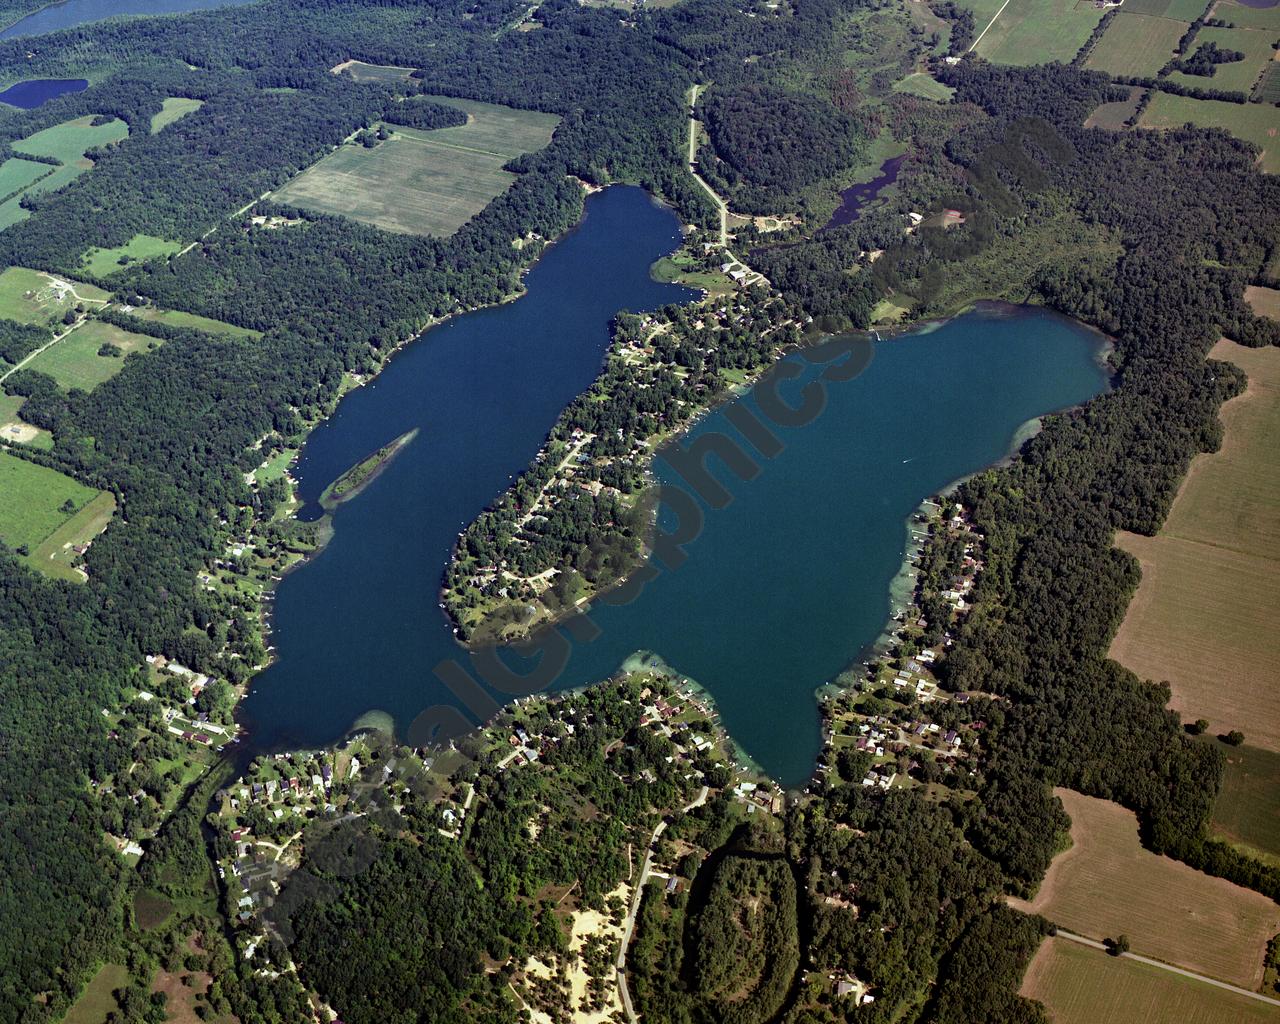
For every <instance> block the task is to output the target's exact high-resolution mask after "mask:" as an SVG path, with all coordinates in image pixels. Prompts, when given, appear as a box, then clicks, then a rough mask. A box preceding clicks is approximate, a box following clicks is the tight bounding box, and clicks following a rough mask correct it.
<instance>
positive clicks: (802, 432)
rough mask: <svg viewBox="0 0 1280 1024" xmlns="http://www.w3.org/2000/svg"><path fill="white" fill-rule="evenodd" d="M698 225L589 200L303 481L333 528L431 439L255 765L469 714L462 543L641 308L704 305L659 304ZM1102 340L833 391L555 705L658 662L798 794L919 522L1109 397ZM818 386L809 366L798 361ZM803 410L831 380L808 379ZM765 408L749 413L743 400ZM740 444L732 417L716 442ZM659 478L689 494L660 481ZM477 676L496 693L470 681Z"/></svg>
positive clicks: (336, 566) (276, 638) (323, 443)
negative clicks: (510, 284) (336, 493)
mask: <svg viewBox="0 0 1280 1024" xmlns="http://www.w3.org/2000/svg"><path fill="white" fill-rule="evenodd" d="M677 228H678V226H677V222H676V220H675V218H674V216H673V215H672V214H671V213H670V212H668V211H667V210H665V209H662V208H660V207H658V206H656V205H654V204H653V203H652V202H651V201H650V200H649V199H648V198H647V196H646V195H645V194H644V193H642V192H640V191H639V190H637V189H633V188H613V189H609V190H607V191H606V192H604V193H602V194H600V195H597V196H595V197H593V198H592V199H590V200H589V201H588V204H587V217H586V219H585V221H584V222H583V224H582V226H581V227H580V228H579V229H578V230H577V231H575V232H574V233H573V234H571V235H570V236H568V237H567V238H566V239H564V240H563V241H561V242H560V243H559V244H557V245H556V246H554V247H553V248H552V249H551V250H550V251H549V252H548V253H547V254H546V256H545V257H544V258H543V259H542V261H541V262H540V263H539V264H538V265H537V266H536V267H535V268H534V269H533V271H532V272H531V273H530V274H529V275H528V278H527V282H526V283H527V285H528V294H527V295H526V296H525V297H524V298H522V299H521V300H519V301H518V302H515V303H512V304H510V305H507V306H503V307H499V308H494V309H487V310H481V311H479V312H476V313H472V314H469V315H467V316H464V317H459V318H458V319H456V320H454V321H451V322H450V323H447V324H445V325H442V326H441V327H439V328H436V329H435V330H433V331H431V332H429V333H428V334H427V335H426V336H424V338H423V339H422V340H419V341H418V342H416V343H414V344H413V345H411V346H410V347H409V348H408V349H407V350H406V351H404V352H403V353H401V354H400V355H398V356H397V357H396V358H395V359H394V360H392V362H391V363H390V365H389V366H388V367H387V368H386V369H385V370H384V371H383V373H382V374H381V375H380V376H379V377H378V378H377V380H376V381H375V382H374V383H372V384H370V385H369V386H367V387H365V388H362V389H360V390H358V391H356V392H354V393H353V394H351V395H350V396H348V397H347V398H346V399H344V400H343V402H342V404H341V406H340V408H339V410H338V412H337V413H336V414H335V416H334V417H333V418H332V419H331V420H330V421H328V422H327V423H325V424H323V425H321V426H320V427H319V428H318V429H317V430H316V431H315V433H314V434H313V435H312V436H311V439H310V440H309V442H308V444H307V447H306V449H305V452H304V455H303V458H302V460H301V462H300V465H299V470H298V472H299V479H300V486H301V490H302V494H303V497H304V498H305V499H306V500H307V501H309V502H314V501H315V500H316V498H317V497H318V496H319V494H320V492H321V490H323V488H324V487H325V486H326V485H327V484H328V483H329V482H330V481H332V480H333V479H334V478H335V477H336V476H338V475H339V474H340V473H341V472H342V471H344V470H345V469H347V468H348V467H349V466H351V465H352V464H353V463H354V462H356V461H358V460H359V459H361V458H362V457H364V456H365V455H367V454H368V453H369V452H371V451H373V450H375V449H376V448H378V447H379V446H380V445H382V444H385V443H386V442H387V441H389V440H390V439H392V438H394V437H396V436H397V435H399V434H401V433H403V432H404V431H406V430H409V429H410V428H412V427H415V426H418V427H421V434H420V435H419V437H418V439H417V440H416V441H415V442H413V443H412V444H411V445H409V447H408V448H406V449H405V450H404V452H403V453H402V454H401V455H400V456H399V457H398V458H397V459H396V460H395V461H394V462H393V463H391V465H390V466H389V467H388V468H387V470H386V472H384V473H383V474H382V475H381V476H380V477H378V478H377V480H376V481H375V482H374V483H373V484H372V485H371V486H369V487H368V488H367V489H366V490H365V491H364V492H363V493H362V494H361V495H360V496H359V497H357V498H356V499H354V500H352V501H350V502H348V503H346V504H344V505H341V506H339V508H338V510H337V513H336V515H335V518H334V526H335V533H334V537H333V540H332V541H331V543H330V544H329V546H328V547H327V548H326V549H325V550H324V552H323V553H321V554H320V555H319V556H318V557H317V558H316V559H315V560H314V561H313V562H312V563H311V564H309V565H307V566H305V567H304V568H302V569H300V570H299V571H297V572H295V573H293V574H291V575H289V576H288V577H286V579H285V580H284V582H283V583H282V584H281V585H280V587H279V589H278V591H277V599H276V610H275V613H274V620H273V621H274V627H275V632H274V635H273V642H274V643H275V644H276V645H278V648H279V650H278V655H279V660H278V662H277V663H276V664H275V665H273V666H272V667H271V668H270V669H269V670H267V671H266V672H265V673H263V674H262V675H261V676H259V677H258V678H257V679H256V680H255V681H254V684H253V689H252V692H251V695H250V696H249V697H248V699H247V700H246V702H245V703H244V705H243V706H242V717H243V721H244V723H245V724H246V725H247V726H248V728H249V730H250V742H251V744H252V745H253V747H254V748H255V749H276V748H282V747H289V746H302V747H311V746H317V745H320V744H323V743H328V742H331V741H333V740H335V739H337V738H338V737H340V736H341V735H342V734H343V733H345V732H346V731H347V730H348V729H349V728H350V727H351V725H352V723H353V722H354V721H355V719H356V718H357V717H359V716H360V715H361V714H363V713H364V712H367V711H369V710H371V709H378V710H381V711H383V712H386V713H388V714H390V715H391V716H392V718H393V719H394V720H395V723H396V726H397V728H398V729H399V730H400V731H401V732H402V733H403V731H404V730H405V729H406V728H407V727H408V725H409V723H411V722H413V721H414V720H415V718H416V717H417V716H418V715H419V713H420V712H422V711H423V709H425V708H428V707H431V706H435V705H450V706H453V707H461V706H462V703H461V702H460V700H459V699H458V697H457V696H456V695H455V694H454V693H452V692H451V691H450V689H449V688H448V687H446V686H445V685H444V684H443V683H442V682H441V681H440V680H439V678H437V676H436V675H435V674H433V669H434V668H435V666H437V664H439V663H440V662H442V661H444V660H446V659H455V660H457V661H459V662H460V663H461V664H462V665H463V666H464V667H468V666H470V656H469V655H468V654H467V652H465V651H463V650H462V649H461V648H460V647H458V646H457V645H456V644H455V643H454V641H453V638H452V634H451V632H450V629H449V626H448V623H447V622H446V620H445V617H444V615H443V612H442V611H441V610H440V608H439V607H438V603H437V602H438V596H437V593H438V588H439V583H440V576H441V571H442V569H443V566H444V564H445V561H446V559H447V558H448V556H449V552H450V549H451V546H452V544H453V541H454V539H455V537H456V536H457V534H458V532H459V531H460V530H462V529H463V527H464V526H465V525H466V524H467V523H468V522H469V521H470V520H471V519H472V518H473V517H474V516H475V515H476V514H477V513H478V512H479V511H480V510H481V509H482V508H483V507H484V506H485V505H486V504H488V503H489V502H490V501H492V500H493V499H494V498H495V497H496V496H497V495H498V494H499V493H500V492H501V491H502V490H503V488H504V487H505V486H506V485H507V483H508V482H509V480H510V479H511V478H512V476H513V475H514V474H517V473H519V472H520V470H521V469H523V468H524V467H525V466H526V465H527V464H528V462H529V460H530V459H531V458H532V456H533V455H534V453H535V452H536V451H537V449H538V447H539V446H540V445H541V443H542V441H543V439H544V437H545V435H546V432H547V431H548V429H549V428H550V426H551V425H552V423H553V422H554V420H555V418H556V416H557V414H558V413H559V411H560V410H561V408H562V407H563V406H564V405H565V404H567V402H568V401H569V400H570V399H571V398H572V397H573V396H574V395H576V394H578V393H579V392H581V391H582V390H584V389H585V388H586V387H587V386H588V385H589V383H590V382H591V380H592V379H593V377H594V376H595V374H596V373H597V371H598V369H599V366H600V361H601V358H602V356H603V354H604V352H605V349H606V347H607V344H608V324H609V321H610V319H611V318H612V316H613V315H614V313H615V312H616V311H617V310H619V309H622V308H628V309H632V310H639V309H648V308H654V307H656V306H659V305H662V304H664V303H667V302H671V301H676V300H679V299H681V298H682V297H683V296H687V295H688V293H687V292H685V291H683V290H682V289H678V288H674V287H672V286H669V285H660V284H657V283H655V282H654V281H652V280H651V279H650V278H649V276H648V273H647V268H648V266H649V264H650V263H651V262H652V261H653V260H654V259H655V258H657V257H658V256H660V255H662V254H664V253H666V252H668V251H670V250H671V249H673V248H674V247H675V246H676V245H677V243H678V239H679V235H678V230H677ZM1098 350H1099V344H1098V339H1097V337H1096V336H1095V335H1093V334H1092V333H1090V332H1088V331H1086V330H1085V329H1083V328H1082V327H1080V326H1079V325H1077V324H1074V323H1073V322H1071V321H1068V320H1066V319H1064V318H1060V317H1057V316H1054V315H1052V314H1049V313H1045V312H1043V311H1033V310H1022V309H1016V310H1004V311H999V312H997V311H986V312H979V313H974V314H969V315H966V316H964V317H960V318H959V319H956V320H954V321H951V322H950V323H948V324H946V325H945V326H942V327H940V328H937V329H935V330H932V331H928V332H921V333H918V334H913V335H908V336H905V337H902V338H899V339H895V340H893V341H890V342H885V343H883V344H881V345H879V346H878V347H877V349H876V352H875V356H874V359H873V361H872V363H871V365H870V367H869V368H868V370H867V371H866V372H865V373H863V374H862V375H861V376H860V377H859V378H857V379H856V380H853V381H850V382H847V383H842V384H836V383H829V384H827V385H826V386H827V390H828V402H827V406H826V409H825V411H824V412H823V413H822V415H821V416H820V417H818V418H817V419H816V420H815V421H814V422H812V423H811V424H809V425H808V426H806V427H802V428H792V429H780V428H775V432H776V433H777V434H778V436H779V438H780V439H781V440H782V441H783V443H784V445H785V449H784V451H783V452H782V454H780V455H779V456H778V457H776V458H774V459H770V460H761V468H762V471H761V473H760V474H759V476H758V477H757V478H756V479H754V480H753V481H751V482H750V483H741V482H739V481H737V480H736V479H730V478H726V479H728V480H730V491H731V493H732V495H733V500H732V502H731V503H730V504H729V505H728V507H726V508H724V509H722V510H719V511H708V512H707V514H706V520H705V526H704V528H703V529H702V531H701V533H700V535H699V536H698V538H697V539H696V540H695V541H693V542H692V543H690V544H689V545H688V548H687V550H688V554H689V559H688V562H687V563H686V564H685V565H683V566H682V567H680V568H679V570H678V571H675V572H668V573H665V574H662V575H661V576H660V577H659V578H658V579H656V580H654V581H653V582H651V583H649V584H648V585H647V586H646V587H645V588H644V590H643V592H642V593H641V595H640V596H639V597H638V599H636V600H634V601H632V602H631V603H629V604H626V605H622V606H617V607H608V606H603V605H598V606H597V607H596V608H595V609H593V610H592V613H591V618H592V620H593V621H594V622H595V623H596V625H597V626H598V627H599V630H600V635H599V636H598V637H597V638H596V639H594V640H592V641H591V642H589V643H578V642H573V643H571V644H570V645H569V646H570V647H571V649H572V650H571V655H570V657H569V659H568V663H567V665H566V667H565V669H564V670H563V671H562V672H561V673H559V674H558V676H557V678H556V681H555V687H556V688H565V687H570V686H576V685H581V684H584V683H589V682H593V681H596V680H598V679H601V678H604V677H606V676H607V675H608V674H609V673H611V672H612V671H613V670H615V669H616V668H617V667H618V665H619V664H620V663H621V662H622V661H623V660H624V659H625V658H626V657H627V656H628V655H630V654H631V653H633V652H634V651H636V650H639V649H651V650H654V651H657V652H658V653H659V654H661V655H662V656H663V657H664V658H665V659H666V660H667V662H669V663H670V664H671V665H672V666H674V667H675V668H677V669H678V670H680V671H682V672H684V673H686V674H688V675H689V676H691V677H692V678H694V679H696V680H697V681H698V682H700V683H702V684H703V685H704V686H705V687H706V688H707V689H709V690H710V691H711V693H712V694H713V695H714V696H715V698H716V701H717V703H718V704H719V707H720V710H721V712H722V713H723V716H724V720H725V724H726V725H727V726H728V728H729V730H730V731H731V733H732V734H733V736H734V738H735V739H736V740H737V741H738V742H739V743H740V744H741V745H742V747H743V749H744V750H745V751H746V752H747V753H748V754H749V755H750V756H752V757H753V758H754V759H755V760H757V761H758V762H759V763H760V764H761V765H762V766H763V767H764V768H765V769H767V770H768V771H770V772H771V773H773V774H774V775H775V777H777V778H778V779H779V780H780V781H782V782H783V783H785V784H796V783H799V782H802V781H803V780H804V779H805V778H806V777H807V776H808V775H809V773H810V771H811V770H812V766H813V760H814V757H815V755H816V754H817V751H818V749H819V742H820V736H819V721H818V714H817V707H816V703H815V700H814V691H815V689H816V688H817V687H819V686H821V685H822V684H824V683H825V682H828V681H829V680H830V679H831V678H832V677H834V676H835V675H836V674H837V673H838V672H839V671H840V670H841V669H842V668H844V667H845V666H846V665H848V664H849V663H850V662H851V661H852V660H854V659H856V658H857V657H858V656H859V654H860V653H861V652H863V651H864V650H865V649H866V648H867V646H868V645H869V644H870V643H872V642H873V641H874V640H875V639H876V637H877V636H878V635H879V634H880V632H881V630H882V628H883V626H884V623H885V621H886V619H887V617H888V614H889V611H890V608H889V602H890V596H889V585H890V582H891V580H892V579H893V577H894V576H895V574H896V573H897V571H898V570H899V568H900V566H901V563H902V559H903V556H904V551H905V548H906V542H907V531H906V520H907V519H908V517H909V516H910V515H911V514H912V512H913V511H914V510H915V509H916V507H917V506H918V504H919V502H920V501H921V500H922V499H923V498H925V497H927V496H928V495H930V494H932V493H934V492H936V491H937V490H939V489H940V488H942V487H944V486H946V485H947V484H948V483H950V482H952V481H954V480H956V479H957V478H959V477H961V476H963V475H965V474H968V473H971V472H974V471H976V470H978V469H980V468H982V467H983V466H986V465H989V464H991V463H992V462H995V461H997V460H999V459H1000V458H1001V457H1002V456H1003V455H1005V454H1006V452H1007V451H1008V448H1009V445H1010V442H1011V440H1012V439H1013V437H1014V435H1015V432H1016V431H1017V430H1018V428H1019V427H1020V426H1022V425H1023V424H1024V423H1025V422H1026V421H1028V420H1029V419H1031V418H1033V417H1035V416H1037V415H1039V414H1042V413H1045V412H1048V411H1050V410H1054V409H1058V408H1062V407H1065V406H1069V405H1072V404H1075V403H1078V402H1081V401H1083V400H1085V399H1087V398H1089V397H1090V396H1092V395H1094V394H1097V393H1098V392H1099V391H1100V390H1102V389H1103V388H1104V387H1105V374H1104V373H1103V371H1102V369H1101V367H1100V365H1099V363H1098V361H1097V358H1096V356H1097V352H1098ZM791 358H793V359H795V360H798V361H800V362H801V363H802V364H804V362H803V360H802V359H801V357H800V356H793V357H791ZM804 365H805V367H806V369H805V371H804V373H803V374H802V376H801V378H799V379H797V380H795V381H791V382H789V386H788V387H787V388H785V389H784V395H787V396H790V397H793V396H795V395H797V394H798V392H799V389H800V388H801V387H802V386H803V385H804V384H805V382H806V381H807V380H808V379H809V378H811V377H812V375H813V373H814V372H816V371H815V370H814V369H813V368H809V367H808V364H804ZM745 401H747V402H748V403H750V401H751V400H750V399H746V400H745ZM709 430H723V431H725V432H727V433H729V434H730V435H732V434H733V433H734V432H733V429H732V428H731V427H730V426H729V425H728V423H727V421H726V420H725V419H724V414H723V411H721V412H718V413H715V414H712V415H711V416H709V417H707V418H706V419H704V420H703V421H702V422H701V423H700V424H699V426H698V427H697V429H696V430H695V431H694V434H693V436H697V435H698V434H701V433H704V432H706V431H709ZM657 471H658V475H659V477H660V478H662V479H666V480H670V481H675V480H676V478H675V476H674V474H673V473H672V472H671V470H670V468H669V467H668V466H666V465H665V464H664V463H663V462H661V461H659V463H658V465H657ZM472 675H473V676H474V675H475V673H474V671H473V672H472Z"/></svg>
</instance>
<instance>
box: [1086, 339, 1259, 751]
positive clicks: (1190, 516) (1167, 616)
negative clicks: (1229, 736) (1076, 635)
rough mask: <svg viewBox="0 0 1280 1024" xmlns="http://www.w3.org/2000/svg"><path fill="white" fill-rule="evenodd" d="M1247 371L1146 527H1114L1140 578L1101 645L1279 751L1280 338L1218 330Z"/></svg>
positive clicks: (1180, 700)
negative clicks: (1211, 446)
mask: <svg viewBox="0 0 1280 1024" xmlns="http://www.w3.org/2000/svg"><path fill="white" fill-rule="evenodd" d="M1210 355H1211V356H1212V357H1213V358H1215V359H1223V360H1229V361H1231V362H1233V363H1235V364H1237V365H1239V366H1240V367H1242V368H1243V369H1244V371H1245V372H1246V373H1247V374H1248V375H1249V384H1248V387H1247V390H1246V391H1245V393H1244V394H1242V395H1239V396H1237V397H1236V398H1233V399H1231V400H1230V401H1229V402H1227V403H1226V404H1225V405H1224V406H1223V407H1222V413H1221V415H1222V422H1223V426H1224V428H1225V431H1224V438H1223V442H1222V448H1221V450H1219V451H1217V452H1215V453H1213V454H1212V455H1198V456H1196V458H1195V459H1193V460H1192V463H1191V469H1190V470H1189V471H1188V473H1187V477H1186V479H1185V480H1184V481H1183V484H1182V487H1181V488H1180V489H1179V491H1178V495H1177V497H1176V498H1175V499H1174V502H1173V507H1172V508H1171V509H1170V511H1169V517H1168V519H1167V520H1166V521H1165V524H1164V526H1163V527H1162V528H1161V530H1160V532H1159V534H1157V535H1156V536H1155V537H1139V536H1136V535H1134V534H1128V533H1119V534H1117V535H1116V544H1117V545H1118V546H1119V547H1121V548H1123V549H1124V550H1126V551H1128V552H1129V553H1130V554H1133V555H1135V556H1136V557H1137V559H1138V561H1139V562H1140V563H1141V565H1142V577H1143V578H1142V582H1141V583H1140V584H1139V586H1138V590H1137V593H1136V594H1135V595H1134V598H1133V601H1132V603H1131V604H1130V605H1129V609H1128V611H1127V613H1126V614H1125V618H1124V621H1123V622H1122V623H1121V626H1120V629H1119V631H1118V632H1117V633H1116V637H1115V640H1114V641H1113V642H1112V644H1111V652H1110V653H1111V657H1112V658H1114V659H1115V660H1116V661H1118V662H1120V663H1121V664H1122V665H1125V666H1127V667H1128V668H1131V669H1132V670H1133V671H1134V672H1136V673H1138V675H1140V676H1143V677H1144V678H1147V679H1154V680H1168V682H1169V684H1170V686H1171V688H1172V691H1173V699H1172V702H1171V706H1172V707H1173V708H1174V709H1175V710H1177V711H1179V712H1180V713H1181V714H1182V716H1183V718H1185V719H1188V720H1194V719H1197V718H1204V719H1206V720H1207V721H1208V722H1209V726H1210V728H1211V729H1212V731H1213V732H1215V733H1220V732H1228V731H1230V730H1232V729H1238V730H1240V731H1241V732H1243V733H1244V734H1245V738H1246V739H1247V740H1248V742H1249V743H1251V744H1252V745H1254V746H1259V747H1264V748H1266V749H1267V750H1274V751H1278V752H1280V685H1277V684H1278V683H1280V644H1277V643H1276V608H1277V607H1280V349H1275V348H1265V349H1255V348H1244V347H1242V346H1240V345H1236V344H1235V343H1233V342H1229V341H1221V342H1219V343H1218V344H1217V345H1216V346H1214V349H1213V351H1212V352H1211V353H1210Z"/></svg>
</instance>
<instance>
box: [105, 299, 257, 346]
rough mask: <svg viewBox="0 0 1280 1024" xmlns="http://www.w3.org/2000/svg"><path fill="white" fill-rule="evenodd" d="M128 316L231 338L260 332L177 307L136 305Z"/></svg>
mask: <svg viewBox="0 0 1280 1024" xmlns="http://www.w3.org/2000/svg"><path fill="white" fill-rule="evenodd" d="M128 313H129V316H136V317H138V319H140V320H154V321H155V322H157V323H161V324H168V325H169V326H170V327H190V328H191V329H192V330H195V331H204V332H205V333H206V334H226V335H230V336H231V337H233V338H261V337H262V332H261V331H255V330H253V328H251V327H237V326H236V325H235V324H229V323H227V322H226V321H225V320H214V319H212V318H210V317H207V316H201V315H200V314H199V313H184V312H182V311H181V310H178V309H157V308H156V307H155V306H138V307H136V308H134V309H131V310H129V311H128Z"/></svg>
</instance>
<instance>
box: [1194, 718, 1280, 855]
mask: <svg viewBox="0 0 1280 1024" xmlns="http://www.w3.org/2000/svg"><path fill="white" fill-rule="evenodd" d="M1206 742H1210V743H1213V744H1214V745H1215V746H1217V747H1218V749H1219V750H1221V751H1222V752H1223V753H1224V754H1225V755H1226V758H1227V770H1226V773H1225V774H1224V775H1223V778H1222V789H1221V791H1220V792H1219V793H1218V799H1217V802H1216V803H1215V804H1214V805H1213V831H1214V833H1215V834H1216V835H1218V836H1220V837H1221V838H1223V839H1226V840H1227V841H1228V842H1230V843H1232V844H1233V845H1240V846H1243V847H1245V848H1246V850H1247V852H1249V853H1251V854H1253V855H1254V856H1259V855H1260V856H1261V857H1262V858H1263V859H1264V860H1268V861H1270V862H1271V863H1272V864H1280V754H1277V753H1275V752H1274V751H1271V750H1263V749H1261V748H1260V747H1251V746H1247V745H1246V746H1242V747H1230V746H1227V745H1226V744H1225V743H1221V742H1219V741H1218V740H1208V741H1206Z"/></svg>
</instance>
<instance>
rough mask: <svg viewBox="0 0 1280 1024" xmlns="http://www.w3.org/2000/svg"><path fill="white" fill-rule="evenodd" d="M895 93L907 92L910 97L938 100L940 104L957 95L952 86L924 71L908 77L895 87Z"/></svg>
mask: <svg viewBox="0 0 1280 1024" xmlns="http://www.w3.org/2000/svg"><path fill="white" fill-rule="evenodd" d="M893 91H894V92H905V93H907V94H908V95H910V96H919V97H920V98H921V99H926V100H937V101H938V102H939V103H945V102H946V101H947V100H949V99H951V97H952V96H954V95H955V93H956V91H955V90H954V89H953V88H951V86H949V85H943V84H942V83H941V82H939V81H938V80H937V79H935V78H933V77H932V76H931V75H927V74H925V73H924V72H923V71H917V72H915V74H911V75H907V77H906V78H904V79H903V80H902V81H901V82H898V83H897V84H895V85H894V87H893Z"/></svg>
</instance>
